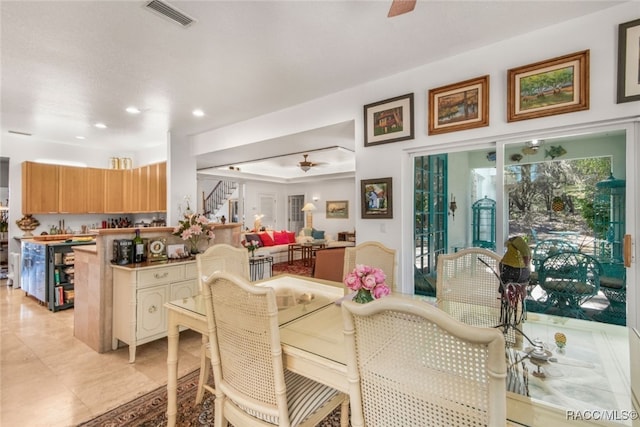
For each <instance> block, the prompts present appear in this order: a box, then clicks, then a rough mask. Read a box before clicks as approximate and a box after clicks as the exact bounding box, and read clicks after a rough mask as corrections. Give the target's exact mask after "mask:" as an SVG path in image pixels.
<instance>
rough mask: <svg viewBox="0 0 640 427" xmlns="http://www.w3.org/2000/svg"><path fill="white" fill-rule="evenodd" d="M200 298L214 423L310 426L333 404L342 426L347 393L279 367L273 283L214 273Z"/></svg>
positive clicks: (218, 424)
mask: <svg viewBox="0 0 640 427" xmlns="http://www.w3.org/2000/svg"><path fill="white" fill-rule="evenodd" d="M203 297H204V300H205V306H206V310H207V326H208V330H209V341H210V343H211V365H212V367H213V378H214V381H215V390H216V398H215V425H216V426H218V427H221V426H226V425H227V423H228V422H230V423H231V424H233V425H234V426H243V427H247V426H270V427H273V426H274V425H277V426H301V427H302V426H314V425H316V424H318V423H319V422H320V421H322V420H323V419H324V418H325V417H326V416H328V415H329V414H330V413H331V412H333V410H334V409H336V408H337V407H338V406H341V412H342V413H341V426H342V427H346V426H347V425H348V414H349V398H348V396H347V395H345V394H344V393H340V392H339V391H337V390H335V389H332V388H330V387H328V386H326V385H323V384H320V383H318V382H316V381H314V380H311V379H309V378H306V377H303V376H301V375H298V374H295V373H293V372H292V371H289V370H285V369H284V365H283V360H282V346H281V344H280V329H279V327H278V306H277V304H276V293H275V290H274V289H273V288H270V287H267V286H253V285H251V283H250V282H248V281H247V280H245V279H243V278H241V277H239V276H237V275H233V274H229V273H214V274H213V275H211V276H210V277H209V278H207V279H206V281H205V283H204V288H203Z"/></svg>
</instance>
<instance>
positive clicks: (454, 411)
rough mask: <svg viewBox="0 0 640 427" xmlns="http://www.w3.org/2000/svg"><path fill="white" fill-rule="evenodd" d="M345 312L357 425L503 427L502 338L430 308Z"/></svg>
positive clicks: (416, 304) (390, 301) (366, 307)
mask: <svg viewBox="0 0 640 427" xmlns="http://www.w3.org/2000/svg"><path fill="white" fill-rule="evenodd" d="M342 311H343V316H344V333H345V340H346V345H347V372H348V378H349V386H350V392H349V394H350V401H351V416H352V425H354V426H362V425H364V426H367V427H372V426H392V425H402V426H404V427H411V426H415V427H430V426H433V427H436V426H480V425H485V426H493V427H496V426H500V427H504V425H505V422H506V383H505V381H506V379H505V378H506V360H505V341H504V337H503V335H502V333H501V332H500V331H499V330H497V329H493V328H479V327H474V326H469V325H466V324H464V323H461V322H458V321H457V320H455V319H454V318H452V317H451V316H449V315H448V314H447V313H445V312H444V311H442V310H439V309H437V308H436V307H433V306H432V305H430V304H429V303H427V302H424V301H419V300H411V299H408V298H402V297H395V296H389V297H384V298H381V299H378V300H375V301H372V302H370V303H367V304H357V303H354V302H352V301H344V302H343V303H342ZM363 419H364V423H363V422H362V421H363Z"/></svg>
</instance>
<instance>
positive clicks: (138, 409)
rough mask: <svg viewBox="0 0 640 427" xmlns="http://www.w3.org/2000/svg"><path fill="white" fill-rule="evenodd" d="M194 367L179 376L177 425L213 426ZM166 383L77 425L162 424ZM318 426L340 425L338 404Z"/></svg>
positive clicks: (209, 400)
mask: <svg viewBox="0 0 640 427" xmlns="http://www.w3.org/2000/svg"><path fill="white" fill-rule="evenodd" d="M199 373H200V370H195V371H193V372H192V373H190V374H187V375H185V376H184V377H182V378H180V379H179V380H178V419H177V421H176V425H177V426H178V427H192V426H213V408H214V404H213V401H214V399H215V398H214V397H213V396H212V395H211V394H210V393H205V398H204V399H203V402H202V403H201V404H200V405H196V404H195V403H194V402H195V400H196V392H197V388H198V375H199ZM166 412H167V387H166V386H162V387H159V388H157V389H156V390H154V391H152V392H149V393H147V394H145V395H144V396H140V397H138V398H136V399H134V400H132V401H131V402H128V403H125V404H124V405H121V406H119V407H117V408H115V409H112V410H111V411H109V412H106V413H104V414H102V415H100V416H98V417H96V418H94V419H92V420H90V421H87V422H85V423H82V424H80V425H79V426H80V427H161V426H166V425H167V415H166ZM318 426H320V427H338V426H340V408H338V409H336V410H335V411H333V412H332V413H331V414H329V416H328V417H327V418H325V419H324V420H323V421H322V422H321V423H320V424H318Z"/></svg>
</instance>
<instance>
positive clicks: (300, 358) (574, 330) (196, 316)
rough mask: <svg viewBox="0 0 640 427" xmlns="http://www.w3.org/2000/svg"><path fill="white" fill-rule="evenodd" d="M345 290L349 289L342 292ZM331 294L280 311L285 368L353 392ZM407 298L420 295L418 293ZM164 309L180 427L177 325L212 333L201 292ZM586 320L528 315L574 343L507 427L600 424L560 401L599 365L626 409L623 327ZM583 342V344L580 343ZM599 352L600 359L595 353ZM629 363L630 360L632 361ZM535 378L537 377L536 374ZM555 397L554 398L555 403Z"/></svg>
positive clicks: (510, 403)
mask: <svg viewBox="0 0 640 427" xmlns="http://www.w3.org/2000/svg"><path fill="white" fill-rule="evenodd" d="M278 277H281V279H280V280H282V276H276V277H274V278H272V279H269V280H265V281H263V282H261V284H262V285H269V282H271V284H273V283H275V282H277V280H278ZM272 280H275V282H273V281H272ZM285 280H286V281H288V283H289V285H292V284H295V283H301V284H302V283H303V282H297V281H298V280H303V279H302V278H300V279H298V278H295V277H294V278H293V279H291V278H288V279H285ZM304 285H305V286H310V287H311V288H313V286H320V288H319V289H322V287H323V286H329V287H328V288H324V290H327V289H330V288H331V286H334V287H336V286H340V284H339V283H337V284H336V283H335V282H327V281H322V280H316V279H307V278H304ZM311 288H306V290H304V292H307V293H308V292H309V289H311ZM342 292H344V291H343V290H342ZM333 295H334V296H330V297H328V299H322V298H320V299H319V300H318V301H316V303H315V304H314V305H312V306H308V305H302V304H298V305H294V306H293V307H288V308H285V309H283V310H281V311H280V312H279V323H280V325H281V326H280V340H281V342H282V351H283V360H284V365H285V368H286V369H289V370H291V371H293V372H296V373H298V374H300V375H303V376H305V377H308V378H311V379H313V380H315V381H318V382H320V383H323V384H326V385H328V386H331V387H334V388H335V389H337V390H340V391H342V392H345V393H348V391H349V387H348V381H347V367H346V347H345V343H344V334H343V320H342V311H341V307H340V306H339V305H338V304H335V303H334V301H335V300H337V299H339V296H337V295H339V293H336V294H333ZM407 297H410V298H415V296H407ZM432 302H433V301H432ZM165 306H166V307H167V309H168V318H169V331H168V356H167V366H168V381H167V392H168V408H167V418H168V426H174V425H175V421H176V412H177V396H176V391H177V379H178V378H177V373H178V369H177V363H178V360H177V355H178V345H179V333H178V331H179V327H180V326H184V327H187V328H190V329H193V330H195V331H198V332H200V333H202V334H203V337H206V335H207V330H206V328H207V325H206V324H207V321H206V314H205V309H204V301H203V299H202V298H201V297H200V296H196V297H192V298H185V299H182V300H178V301H171V302H169V303H167V304H166V305H165ZM588 323H589V324H590V325H591V326H590V328H589V329H588V330H586V329H584V328H583V326H584V322H581V321H576V320H574V319H559V318H555V317H554V316H544V315H538V314H530V315H529V319H528V320H527V322H525V324H524V329H525V333H528V334H531V335H532V338H539V337H542V338H543V339H544V340H545V342H547V343H548V342H552V337H553V336H554V334H555V332H561V331H564V333H565V334H566V335H567V337H569V340H570V341H569V343H570V344H571V347H568V348H567V350H569V351H566V353H565V354H564V355H556V360H558V362H555V363H552V364H550V366H544V367H543V369H546V370H547V371H548V373H549V375H548V378H547V379H542V380H541V379H537V378H536V379H535V381H534V382H536V383H537V384H538V386H535V384H534V385H532V390H531V397H529V396H523V395H520V394H516V393H511V392H507V417H508V419H509V421H508V422H507V425H508V426H516V425H545V424H548V425H554V426H573V427H575V426H577V425H581V424H583V425H598V423H595V424H594V423H593V421H592V423H591V424H586V423H582V422H581V421H576V420H568V419H567V415H566V414H567V412H566V410H567V409H574V407H575V406H574V407H562V406H559V405H558V404H557V402H558V401H560V400H561V398H562V397H564V396H562V388H563V387H570V386H571V382H572V379H573V378H575V376H576V375H578V376H579V379H580V381H582V382H584V381H587V380H588V377H589V375H591V374H592V373H591V371H593V369H596V372H594V373H593V374H595V377H594V381H595V380H599V379H600V378H607V376H608V378H609V381H608V383H610V384H611V388H613V390H611V392H610V393H608V394H607V396H611V397H610V398H611V399H613V400H618V402H612V403H611V404H614V403H617V406H619V407H620V409H628V408H626V407H625V405H626V403H625V402H626V400H625V399H627V398H629V392H628V390H629V383H628V381H629V380H628V378H629V376H628V374H627V375H626V376H625V374H624V372H621V371H624V363H625V360H624V358H621V357H620V356H621V355H622V354H624V349H623V348H619V346H620V345H623V344H621V343H624V342H625V340H624V337H623V335H624V331H623V330H622V328H620V327H616V328H614V329H613V332H611V328H606V327H605V328H606V330H604V329H602V328H603V326H599V327H597V328H594V326H595V325H594V324H593V322H588ZM583 329H584V330H583ZM593 329H595V330H593ZM203 339H204V338H203ZM578 339H580V342H579V343H578V342H575V341H576V340H578ZM591 341H593V343H592V344H589V343H590V342H591ZM583 345H589V346H590V348H580V347H579V346H583ZM568 346H569V344H568ZM594 352H595V353H596V354H597V355H598V356H599V357H596V355H594ZM627 354H628V350H627ZM582 355H588V356H589V357H590V359H589V360H588V361H587V362H584V361H581V359H580V358H581V356H582ZM626 362H627V363H628V360H627V361H626ZM562 363H564V364H562ZM530 367H531V366H530ZM531 372H533V369H531V370H530V374H531ZM627 372H628V365H627ZM616 373H617V374H616ZM529 376H530V377H531V375H529ZM625 378H626V380H625ZM532 379H533V378H532ZM591 388H593V387H591ZM550 390H551V391H550ZM574 391H575V390H574ZM604 392H605V391H604V390H602V389H595V390H594V399H598V395H600V396H601V398H604V397H605V396H604V394H603V393H604ZM554 393H555V394H556V395H555V397H554ZM570 397H571V396H570ZM550 399H555V402H554V401H553V400H550ZM572 402H573V404H574V405H579V404H580V403H579V402H577V401H572ZM595 402H598V400H595ZM589 404H590V403H589V402H586V403H584V405H586V406H587V407H588V405H589ZM605 409H616V408H605ZM358 424H359V423H358ZM621 425H625V424H621Z"/></svg>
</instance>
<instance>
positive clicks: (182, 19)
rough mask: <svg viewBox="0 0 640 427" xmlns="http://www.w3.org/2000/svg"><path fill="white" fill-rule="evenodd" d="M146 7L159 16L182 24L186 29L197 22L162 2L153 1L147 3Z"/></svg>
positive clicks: (158, 0)
mask: <svg viewBox="0 0 640 427" xmlns="http://www.w3.org/2000/svg"><path fill="white" fill-rule="evenodd" d="M145 7H146V8H147V9H149V10H151V11H152V12H154V13H156V14H158V15H161V16H164V17H165V18H169V19H170V20H172V21H173V22H175V23H177V24H180V25H181V26H182V27H185V28H186V27H188V26H190V25H191V24H193V23H194V22H196V20H195V19H193V18H191V17H190V16H187V15H186V14H185V13H183V12H180V11H179V10H178V9H176V8H175V7H173V6H170V5H169V4H168V3H165V2H162V1H160V0H151V1H150V2H147V4H146V5H145Z"/></svg>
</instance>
